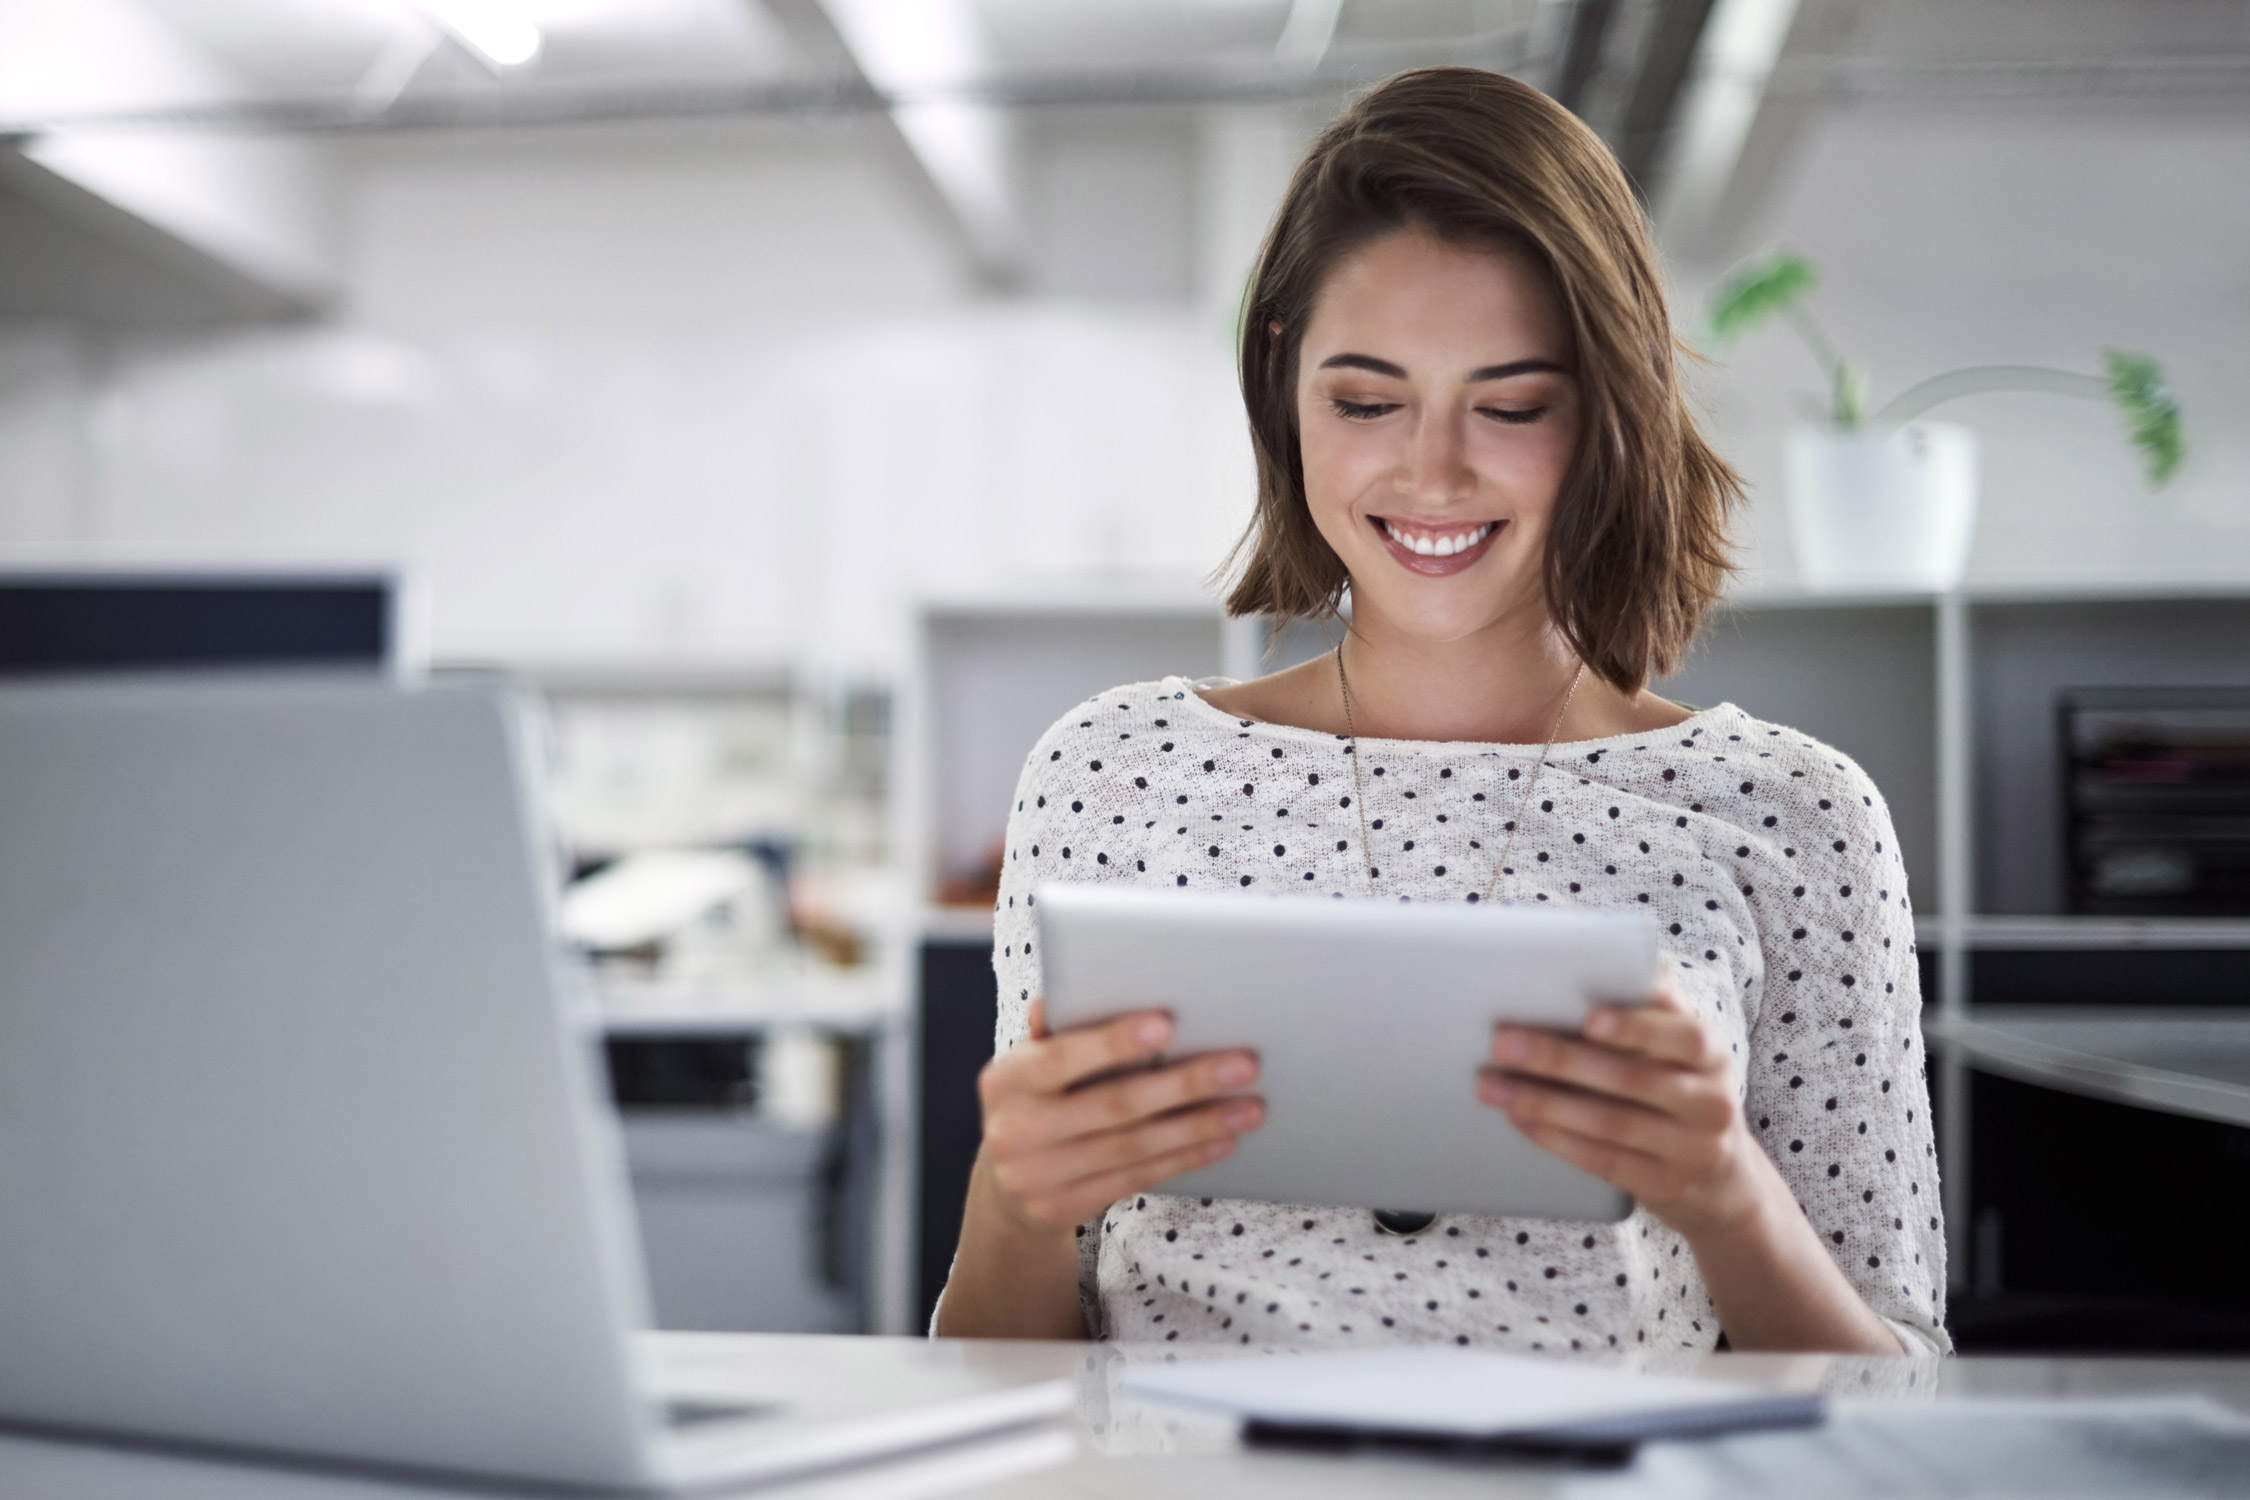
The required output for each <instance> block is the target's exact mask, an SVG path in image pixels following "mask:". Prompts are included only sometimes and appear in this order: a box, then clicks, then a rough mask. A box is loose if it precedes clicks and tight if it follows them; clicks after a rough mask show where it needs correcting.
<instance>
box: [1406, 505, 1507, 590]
mask: <svg viewBox="0 0 2250 1500" xmlns="http://www.w3.org/2000/svg"><path fill="white" fill-rule="evenodd" d="M1507 524H1508V523H1507V522H1505V521H1485V522H1481V523H1479V524H1478V525H1474V526H1447V527H1443V528H1424V527H1419V526H1413V525H1409V524H1407V523H1404V522H1399V523H1393V522H1391V521H1389V520H1386V519H1385V518H1383V517H1381V516H1377V517H1376V518H1375V529H1376V530H1377V531H1378V532H1380V533H1381V534H1382V537H1383V545H1384V546H1385V547H1388V548H1389V549H1390V553H1391V557H1392V558H1393V559H1394V560H1395V561H1396V562H1397V563H1398V565H1399V566H1400V567H1402V568H1405V569H1406V570H1408V571H1409V572H1413V573H1420V574H1422V575H1423V576H1424V577H1426V578H1443V577H1446V576H1448V575H1450V574H1454V573H1459V572H1461V571H1462V570H1464V569H1466V568H1472V567H1474V566H1476V563H1477V560H1478V559H1479V558H1481V557H1483V556H1484V554H1485V553H1486V552H1488V551H1490V550H1491V549H1492V543H1493V541H1494V540H1495V539H1496V538H1498V536H1499V535H1500V532H1501V529H1502V528H1503V527H1505V526H1506V525H1507ZM1417 544H1419V546H1420V547H1421V548H1424V549H1430V548H1434V549H1436V550H1417ZM1447 548H1455V549H1458V550H1454V551H1450V552H1448V551H1446V550H1445V549H1447Z"/></svg>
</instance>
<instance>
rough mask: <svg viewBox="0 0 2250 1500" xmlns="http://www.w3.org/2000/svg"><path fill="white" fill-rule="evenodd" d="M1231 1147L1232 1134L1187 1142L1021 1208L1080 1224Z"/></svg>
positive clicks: (1050, 1220)
mask: <svg viewBox="0 0 2250 1500" xmlns="http://www.w3.org/2000/svg"><path fill="white" fill-rule="evenodd" d="M1233 1151H1234V1137H1232V1136H1226V1137H1223V1138H1221V1139H1219V1140H1215V1141H1205V1142H1204V1143H1203V1144H1202V1145H1200V1146H1189V1147H1186V1148H1185V1149H1183V1150H1179V1151H1174V1152H1171V1153H1169V1154H1168V1155H1165V1156H1160V1157H1156V1158H1154V1159H1152V1160H1148V1161H1140V1162H1135V1163H1134V1164H1133V1165H1131V1166H1129V1167H1119V1168H1117V1169H1116V1170H1115V1171H1111V1172H1100V1173H1096V1174H1095V1175H1094V1176H1092V1177H1084V1178H1080V1179H1079V1180H1078V1181H1077V1182H1074V1183H1072V1184H1071V1185H1070V1186H1069V1187H1067V1188H1064V1189H1061V1190H1060V1191H1057V1192H1055V1193H1050V1194H1042V1195H1040V1196H1039V1197H1037V1198H1032V1199H1028V1200H1026V1201H1025V1203H1024V1211H1025V1212H1026V1213H1028V1214H1030V1215H1031V1216H1032V1217H1033V1218H1034V1219H1036V1220H1038V1221H1039V1222H1040V1223H1043V1224H1050V1225H1054V1226H1056V1227H1058V1228H1059V1227H1061V1226H1062V1225H1065V1224H1083V1223H1085V1222H1086V1221H1087V1220H1088V1219H1090V1218H1092V1217H1093V1216H1094V1215H1095V1214H1098V1213H1100V1212H1101V1211H1102V1210H1103V1209H1105V1208H1108V1207H1109V1206H1110V1205H1111V1204H1112V1203H1115V1202H1117V1201H1118V1200H1119V1199H1120V1198H1130V1197H1132V1196H1133V1195H1134V1194H1135V1193H1145V1192H1147V1191H1148V1190H1149V1189H1150V1188H1152V1187H1155V1186H1157V1185H1158V1184H1159V1183H1162V1182H1164V1181H1166V1180H1168V1179H1170V1178H1173V1177H1177V1176H1179V1175H1180V1174H1181V1173H1182V1172H1190V1171H1193V1170H1194V1169H1195V1168H1197V1167H1207V1166H1209V1165H1210V1164H1211V1163H1212V1162H1215V1161H1218V1160H1220V1159H1221V1158H1223V1157H1226V1156H1229V1155H1231V1154H1232V1153H1233Z"/></svg>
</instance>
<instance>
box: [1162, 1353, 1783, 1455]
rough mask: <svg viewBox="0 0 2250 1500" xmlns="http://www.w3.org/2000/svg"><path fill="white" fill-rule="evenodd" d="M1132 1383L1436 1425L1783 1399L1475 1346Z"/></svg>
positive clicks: (1446, 1428) (1321, 1358) (1210, 1399)
mask: <svg viewBox="0 0 2250 1500" xmlns="http://www.w3.org/2000/svg"><path fill="white" fill-rule="evenodd" d="M1124 1387H1125V1389H1126V1391H1127V1392H1129V1393H1130V1394H1132V1395H1134V1396H1138V1397H1142V1398H1144V1399H1148V1400H1156V1401H1171V1402H1178V1403H1181V1404H1184V1405H1189V1406H1198V1407H1203V1408H1207V1409H1212V1410H1217V1411H1223V1412H1228V1413H1231V1414H1233V1415H1235V1416H1240V1417H1245V1418H1250V1419H1255V1420H1259V1421H1265V1422H1279V1423H1287V1424H1291V1425H1302V1426H1333V1427H1350V1428H1364V1429H1376V1430H1384V1431H1391V1432H1400V1433H1427V1434H1431V1435H1433V1436H1435V1435H1444V1436H1469V1437H1474V1436H1498V1435H1502V1434H1506V1433H1513V1432H1530V1431H1544V1430H1549V1429H1554V1428H1577V1427H1582V1426H1586V1425H1589V1424H1610V1423H1615V1422H1619V1421H1630V1420H1632V1419H1636V1418H1640V1417H1644V1416H1656V1415H1660V1414H1662V1413H1667V1412H1686V1411H1693V1410H1702V1409H1706V1408H1711V1407H1723V1406H1727V1405H1730V1404H1734V1403H1741V1404H1743V1405H1744V1406H1745V1407H1756V1406H1759V1405H1762V1404H1764V1403H1766V1402H1768V1401H1770V1400H1771V1399H1772V1397H1771V1395H1770V1393H1768V1392H1766V1391H1763V1390H1760V1389H1758V1388H1756V1387H1754V1386H1746V1385H1738V1384H1734V1383H1732V1382H1727V1381H1718V1380H1702V1379H1690V1378H1686V1377H1680V1376H1665V1375H1643V1374H1639V1373H1637V1372H1634V1371H1630V1370H1619V1369H1605V1368H1602V1367H1599V1366H1594V1365H1584V1364H1571V1363H1566V1362H1564V1361H1561V1360H1543V1359H1530V1358H1524V1357H1521V1356H1517V1355H1508V1354H1484V1353H1479V1352H1476V1351H1474V1350H1468V1349H1444V1348H1406V1349H1366V1350H1359V1349H1352V1350H1341V1351H1337V1352H1333V1353H1321V1354H1305V1355H1295V1356H1291V1355H1277V1356H1275V1357H1273V1358H1270V1359H1259V1358H1250V1359H1226V1360H1216V1361H1208V1362H1202V1363H1193V1362H1182V1363H1180V1364H1168V1365H1142V1366H1136V1367H1135V1368H1133V1369H1131V1370H1128V1371H1127V1372H1126V1374H1125V1378H1124Z"/></svg>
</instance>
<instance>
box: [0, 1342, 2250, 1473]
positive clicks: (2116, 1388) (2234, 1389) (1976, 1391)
mask: <svg viewBox="0 0 2250 1500" xmlns="http://www.w3.org/2000/svg"><path fill="white" fill-rule="evenodd" d="M846 1343H848V1344H849V1346H850V1347H848V1348H847V1347H844V1345H845V1344H846ZM759 1346H764V1348H765V1350H766V1352H767V1353H768V1355H769V1356H770V1355H771V1354H773V1353H774V1352H776V1351H777V1350H778V1352H779V1353H780V1354H782V1355H783V1356H784V1357H787V1358H790V1359H795V1360H813V1359H821V1358H823V1357H831V1358H833V1357H851V1358H857V1359H865V1358H867V1357H869V1355H871V1354H872V1355H874V1356H875V1357H877V1358H880V1359H884V1360H892V1359H896V1360H900V1361H929V1360H937V1361H941V1362H950V1361H956V1360H958V1361H961V1362H965V1363H970V1364H975V1365H980V1366H988V1367H990V1366H997V1367H1001V1368H1005V1369H1010V1370H1016V1371H1021V1372H1023V1373H1025V1374H1030V1375H1048V1376H1065V1377H1068V1378H1070V1379H1073V1380H1075V1381H1076V1382H1077V1383H1078V1387H1079V1406H1078V1411H1077V1413H1076V1416H1075V1417H1074V1418H1073V1419H1072V1420H1071V1421H1069V1422H1068V1423H1066V1424H1064V1428H1065V1429H1066V1430H1067V1433H1068V1438H1067V1447H1068V1448H1069V1449H1070V1450H1071V1453H1070V1456H1068V1457H1064V1458H1061V1461H1060V1462H1053V1461H1052V1460H1053V1459H1055V1458H1057V1457H1060V1455H1061V1453H1062V1451H1063V1449H1064V1447H1065V1446H1066V1443H1065V1441H1064V1440H1063V1439H1062V1438H1060V1437H1059V1436H1057V1435H1056V1434H1055V1433H1054V1430H1053V1429H1049V1430H1048V1433H1047V1435H1046V1437H1045V1439H1044V1441H1045V1442H1046V1444H1047V1447H1046V1449H1045V1451H1044V1453H1043V1454H1042V1453H1039V1452H1032V1451H1029V1450H1026V1449H1024V1448H1023V1447H1022V1446H1021V1439H1020V1438H1019V1439H1014V1440H1009V1442H1010V1443H1013V1444H1015V1446H1014V1447H1012V1448H1011V1447H1009V1446H1007V1445H1006V1444H999V1445H988V1446H987V1447H986V1448H985V1449H983V1450H980V1451H977V1452H971V1451H966V1450H955V1451H953V1452H952V1453H951V1454H950V1455H948V1456H947V1458H946V1459H945V1460H944V1461H943V1463H944V1465H946V1466H947V1467H949V1468H950V1475H949V1474H948V1472H947V1467H940V1468H938V1469H934V1470H933V1469H932V1468H931V1467H930V1466H929V1465H927V1464H905V1465H893V1466H889V1467H886V1468H880V1469H873V1470H858V1471H853V1472H850V1473H847V1474H840V1475H833V1476H829V1477H827V1478H824V1479H818V1480H813V1481H808V1482H805V1483H800V1484H797V1485H792V1486H787V1487H784V1488H781V1489H770V1488H769V1489H765V1490H760V1491H756V1492H755V1493H757V1494H759V1495H762V1496H771V1497H774V1500H842V1497H853V1500H909V1497H919V1496H925V1495H938V1494H952V1495H974V1496H979V1497H983V1500H1034V1497H1037V1500H1048V1497H1059V1496H1069V1497H1086V1500H1206V1497H1207V1500H1222V1497H1223V1500H1265V1497H1273V1500H1345V1497H1360V1496H1365V1497H1371V1500H1372V1497H1381V1500H1397V1497H1398V1496H1400V1495H1402V1494H1404V1495H1412V1496H1414V1497H1416V1500H1423V1497H1432V1500H1444V1497H1450V1496H1454V1495H1459V1496H1463V1497H1467V1496H1472V1495H1473V1496H1478V1497H1484V1500H1490V1497H1494V1496H1499V1497H1507V1496H1516V1495H1524V1496H1529V1495H1541V1496H1546V1495H1565V1494H1568V1493H1571V1492H1572V1491H1573V1490H1575V1489H1578V1488H1579V1487H1580V1486H1579V1484H1578V1482H1576V1481H1574V1480H1572V1479H1571V1478H1570V1476H1567V1475H1560V1474H1554V1473H1542V1472H1539V1471H1536V1470H1525V1469H1514V1470H1511V1469H1508V1468H1504V1467H1496V1466H1490V1465H1483V1464H1475V1465H1471V1464H1453V1463H1442V1462H1433V1461H1427V1460H1422V1459H1417V1458H1411V1457H1396V1456H1367V1455H1353V1456H1349V1457H1327V1456H1320V1455H1311V1454H1300V1453H1276V1452H1270V1451H1257V1450H1245V1449H1244V1448H1242V1447H1241V1446H1240V1445H1239V1444H1238V1443H1237V1442H1236V1441H1235V1440H1234V1437H1233V1435H1232V1433H1231V1431H1230V1430H1229V1429H1228V1428H1227V1427H1226V1426H1225V1425H1224V1424H1221V1423H1219V1422H1216V1421H1214V1420H1210V1419H1206V1418H1202V1417H1198V1416H1194V1415H1188V1414H1180V1413H1175V1412H1172V1411H1168V1410H1165V1409H1161V1408H1154V1407H1148V1406H1142V1405H1138V1404H1136V1403H1133V1402H1130V1401H1127V1400H1125V1399H1123V1398H1121V1397H1119V1396H1118V1395H1117V1385H1116V1377H1117V1375H1118V1373H1119V1369H1120V1361H1121V1359H1123V1358H1125V1357H1128V1356H1122V1355H1120V1353H1119V1352H1118V1351H1116V1350H1114V1349H1111V1348H1107V1347H1097V1346H1088V1345H1084V1344H1059V1343H1054V1344H1050V1343H1013V1344H1001V1343H969V1342H955V1341H950V1340H940V1341H935V1342H934V1343H933V1342H931V1341H925V1340H919V1339H881V1340H849V1341H841V1340H836V1339H825V1338H821V1337H819V1336H813V1335H760V1334H683V1335H665V1336H662V1348H661V1357H662V1358H663V1360H664V1361H665V1362H666V1363H667V1364H670V1365H673V1366H674V1367H675V1368H683V1369H689V1370H692V1371H693V1372H694V1373H695V1375H696V1377H697V1379H696V1384H697V1386H698V1387H699V1388H704V1389H713V1388H723V1386H724V1384H725V1380H726V1372H727V1369H728V1367H729V1364H730V1362H732V1361H734V1360H736V1359H738V1358H740V1357H741V1356H742V1355H743V1354H744V1353H745V1352H747V1351H750V1350H752V1349H755V1348H758V1347H759ZM1152 1354H1153V1357H1159V1358H1161V1357H1162V1351H1152ZM1697 1368H1699V1369H1701V1370H1702V1371H1705V1372H1707V1373H1712V1374H1719V1375H1724V1376H1726V1377H1728V1378H1731V1379H1735V1380H1745V1381H1752V1382H1756V1383H1759V1384H1762V1385H1766V1386H1770V1387H1773V1388H1776V1389H1789V1390H1805V1389H1826V1390H1830V1391H1832V1392H1834V1393H1836V1394H1838V1395H1857V1396H1863V1397H1864V1396H1870V1395H1872V1396H1876V1397H1877V1398H1878V1399H1897V1400H1902V1401H1921V1400H1927V1399H1932V1398H1934V1399H1936V1400H1938V1401H1946V1400H1951V1399H1958V1398H1961V1397H2006V1398H2030V1399H2041V1398H2053V1397H2066V1396H2067V1397H2114V1396H2147V1395H2156V1394H2169V1393H2180V1392H2194V1393H2201V1394H2203V1395H2207V1396H2209V1397H2211V1398H2212V1399H2214V1400H2217V1401H2218V1402H2220V1403H2221V1404H2223V1405H2226V1406H2228V1407H2231V1408H2232V1409H2233V1410H2235V1411H2236V1412H2239V1413H2242V1414H2244V1415H2245V1416H2250V1360H2185V1359H2183V1360H2158V1359H2086V1360H2059V1359H1996V1358H1963V1359H1953V1360H1946V1361H1922V1362H1910V1361H1905V1360H1850V1359H1833V1360H1832V1359H1828V1358H1824V1357H1783V1356H1759V1355H1728V1354H1721V1355H1714V1356H1710V1357H1708V1358H1706V1359H1705V1360H1703V1361H1701V1362H1700V1363H1699V1365H1698V1366H1697ZM980 1453H981V1454H982V1455H984V1456H988V1457H989V1463H987V1464H986V1467H987V1468H988V1469H989V1468H991V1467H998V1468H1000V1469H1001V1470H1003V1471H1005V1470H1006V1468H1007V1467H1008V1466H1009V1465H1010V1464H1012V1463H1019V1462H1021V1461H1023V1460H1024V1459H1027V1458H1028V1459H1034V1460H1039V1461H1041V1463H1042V1466H1040V1467H1037V1468H1035V1469H1032V1470H1029V1471H1028V1472H1017V1473H1014V1474H1013V1475H1012V1476H1011V1475H1007V1474H1005V1472H1003V1473H1002V1474H1001V1475H1000V1476H998V1477H995V1476H994V1475H992V1474H991V1473H989V1472H988V1473H986V1474H985V1475H984V1476H983V1477H978V1476H977V1474H976V1469H977V1467H978V1465H979V1463H980V1462H984V1458H983V1457H980ZM933 1483H935V1485H936V1487H935V1488H933V1487H932V1484H933ZM2244 1483H2245V1487H2246V1488H2250V1475H2246V1476H2245V1481H2244ZM496 1493H502V1492H501V1491H496V1490H495V1489H493V1488H490V1487H477V1488H455V1487H449V1486H445V1485H425V1484H417V1483H412V1482H409V1481H404V1480H399V1479H395V1478H388V1477H382V1476H372V1475H365V1474H356V1475H355V1474H338V1473H328V1472H320V1471H315V1470H308V1469H301V1468H300V1469H291V1468H281V1467H276V1466H270V1465H262V1464H253V1463H244V1462H235V1461H228V1460H222V1459H214V1458H204V1457H189V1456H183V1455H179V1454H173V1453H165V1452H159V1451H154V1450H149V1449H137V1450H136V1449H129V1448H117V1447H99V1446H93V1445H81V1444H77V1443H68V1442H61V1441H54V1440H49V1439H41V1438H33V1437H28V1436H22V1435H9V1436H0V1495H7V1496H10V1497H14V1496H27V1497H34V1496H35V1497H38V1500H97V1497H98V1500H218V1497H221V1496H224V1497H228V1500H378V1497H380V1500H408V1497H438V1496H448V1495H458V1496H481V1497H484V1500H491V1497H492V1496H493V1495H494V1494H496Z"/></svg>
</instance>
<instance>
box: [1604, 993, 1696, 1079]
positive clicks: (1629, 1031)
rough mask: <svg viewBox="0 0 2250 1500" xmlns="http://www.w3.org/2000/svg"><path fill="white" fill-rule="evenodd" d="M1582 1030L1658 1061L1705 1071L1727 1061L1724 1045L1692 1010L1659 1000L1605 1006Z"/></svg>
mask: <svg viewBox="0 0 2250 1500" xmlns="http://www.w3.org/2000/svg"><path fill="white" fill-rule="evenodd" d="M1585 1034H1586V1036H1587V1037H1588V1038H1590V1039H1591V1040H1593V1041H1596V1042H1599V1043H1601V1044H1602V1045H1603V1046H1605V1047H1615V1048H1618V1049H1621V1050H1623V1051H1626V1052H1636V1053H1639V1054H1640V1055H1641V1056H1643V1057H1647V1058H1651V1059H1653V1060H1655V1061H1657V1062H1662V1063H1669V1064H1671V1065H1673V1066H1675V1067H1681V1068H1690V1069H1693V1070H1695V1071H1697V1072H1706V1071H1710V1070H1713V1069H1716V1068H1719V1067H1722V1066H1724V1065H1725V1063H1726V1052H1725V1049H1724V1048H1722V1047H1721V1046H1720V1045H1719V1040H1718V1037H1717V1036H1716V1035H1714V1034H1713V1032H1712V1030H1711V1028H1710V1027H1708V1026H1706V1025H1704V1024H1703V1022H1702V1021H1701V1019H1699V1018H1698V1017H1696V1016H1695V1015H1693V1014H1692V1013H1689V1012H1686V1011H1681V1010H1675V1009H1672V1008H1671V1007H1670V1006H1668V1005H1665V1004H1663V1003H1661V1000H1659V1001H1658V1002H1653V1003H1651V1004H1648V1005H1636V1006H1605V1007H1604V1008H1603V1009H1601V1010H1597V1011H1595V1012H1594V1013H1593V1014H1592V1015H1590V1016H1588V1017H1587V1018H1586V1027H1585Z"/></svg>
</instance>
